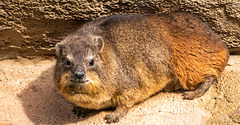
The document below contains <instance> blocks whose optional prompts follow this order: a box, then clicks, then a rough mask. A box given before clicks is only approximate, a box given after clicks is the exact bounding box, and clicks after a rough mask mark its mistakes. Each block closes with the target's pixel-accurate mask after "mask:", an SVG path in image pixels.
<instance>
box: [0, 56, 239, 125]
mask: <svg viewBox="0 0 240 125" xmlns="http://www.w3.org/2000/svg"><path fill="white" fill-rule="evenodd" d="M54 63H55V60H54V59H51V58H48V59H46V58H35V59H31V60H29V59H26V58H19V59H15V60H3V61H0V76H1V77H0V124H1V123H6V124H14V125H33V124H69V125H75V124H78V125H82V124H84V125H85V124H105V122H104V120H103V117H104V116H105V115H106V114H107V113H109V112H110V111H100V112H97V113H94V114H92V116H90V117H87V118H85V119H83V118H80V119H78V118H77V117H76V116H75V115H74V114H73V113H72V108H73V105H72V104H71V103H69V102H67V101H66V100H65V99H64V98H62V97H61V96H60V95H59V94H58V93H57V92H56V90H55V87H54V83H53V67H54ZM181 95H182V93H181V92H175V93H164V92H162V93H159V94H157V95H156V96H153V97H151V98H149V99H148V100H146V101H144V102H142V103H140V104H138V105H135V106H134V107H133V108H131V109H130V111H129V113H128V114H127V116H126V117H125V118H124V119H122V120H121V121H120V122H119V123H117V124H127V125H129V124H136V125H143V124H145V125H148V124H149V125H152V124H161V125H202V124H216V125H218V124H223V125H225V124H229V125H231V124H240V56H231V58H230V60H229V63H228V66H227V67H226V69H225V71H224V73H223V75H222V77H221V79H220V80H219V83H218V84H217V83H214V85H212V86H211V88H210V89H209V91H208V92H207V93H206V94H205V95H204V96H202V97H201V98H198V99H195V100H183V99H182V96H181Z"/></svg>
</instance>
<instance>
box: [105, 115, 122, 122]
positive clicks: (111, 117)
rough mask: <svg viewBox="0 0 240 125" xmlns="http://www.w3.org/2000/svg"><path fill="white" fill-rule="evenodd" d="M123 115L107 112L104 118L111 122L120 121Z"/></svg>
mask: <svg viewBox="0 0 240 125" xmlns="http://www.w3.org/2000/svg"><path fill="white" fill-rule="evenodd" d="M122 117H124V116H121V115H120V114H115V113H110V114H107V115H106V116H105V118H104V119H105V120H106V123H108V124H110V123H117V122H119V120H120V119H121V118H122Z"/></svg>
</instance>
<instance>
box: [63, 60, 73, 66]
mask: <svg viewBox="0 0 240 125" xmlns="http://www.w3.org/2000/svg"><path fill="white" fill-rule="evenodd" d="M64 63H65V65H67V66H70V65H71V64H72V63H71V62H70V60H69V59H65V62H64Z"/></svg>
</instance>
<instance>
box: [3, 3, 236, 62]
mask: <svg viewBox="0 0 240 125" xmlns="http://www.w3.org/2000/svg"><path fill="white" fill-rule="evenodd" d="M173 11H186V12H190V13H192V14H194V15H196V17H199V18H200V19H202V20H203V21H204V22H206V23H207V24H208V25H209V26H210V27H211V28H212V29H213V30H214V31H215V32H216V33H218V34H219V35H220V37H221V38H222V39H223V40H224V41H225V42H226V43H227V44H228V45H229V47H230V48H231V51H232V52H240V49H239V48H240V0H1V1H0V58H10V57H15V56H32V55H44V54H54V45H55V44H56V43H57V42H59V41H61V40H62V39H63V38H64V37H65V36H66V35H67V34H69V33H71V32H73V31H74V30H76V29H77V28H78V27H79V26H80V25H82V24H83V23H85V22H86V21H87V20H94V19H96V18H99V17H103V16H107V15H112V14H136V13H169V12H173Z"/></svg>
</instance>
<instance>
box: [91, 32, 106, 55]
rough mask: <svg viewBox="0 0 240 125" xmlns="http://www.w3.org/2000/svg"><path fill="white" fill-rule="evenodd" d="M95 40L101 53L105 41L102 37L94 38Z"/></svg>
mask: <svg viewBox="0 0 240 125" xmlns="http://www.w3.org/2000/svg"><path fill="white" fill-rule="evenodd" d="M93 40H94V42H95V44H96V46H97V49H98V52H101V51H102V49H103V47H104V41H103V38H102V37H101V36H94V37H93Z"/></svg>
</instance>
